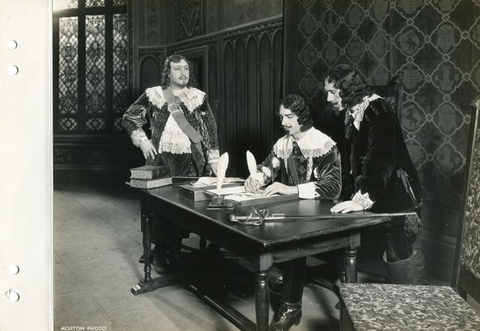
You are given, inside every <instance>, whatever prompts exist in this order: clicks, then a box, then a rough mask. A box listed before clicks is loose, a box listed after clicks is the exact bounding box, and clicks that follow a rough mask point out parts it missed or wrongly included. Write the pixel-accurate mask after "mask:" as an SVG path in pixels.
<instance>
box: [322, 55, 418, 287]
mask: <svg viewBox="0 0 480 331" xmlns="http://www.w3.org/2000/svg"><path fill="white" fill-rule="evenodd" d="M324 88H325V91H326V93H327V101H329V102H330V103H331V104H332V106H333V107H334V108H335V109H338V110H341V111H343V110H345V124H346V128H345V133H346V144H345V153H344V155H342V168H343V169H342V170H343V171H342V173H343V190H342V198H343V199H344V200H345V201H343V202H341V203H339V204H337V205H335V206H334V207H333V208H332V210H331V211H332V212H336V213H348V212H353V211H360V210H370V211H372V212H392V213H393V212H406V211H418V209H419V207H420V204H421V184H420V180H419V176H418V173H417V171H416V169H415V166H414V164H413V162H412V159H411V158H410V155H409V153H408V149H407V147H406V144H405V140H404V138H403V134H402V129H401V127H400V124H399V121H398V118H397V116H396V114H395V112H394V111H393V110H392V108H391V107H390V105H389V104H388V102H387V101H386V100H385V99H383V98H382V97H381V96H379V95H377V94H374V93H373V91H372V89H371V87H370V86H368V85H367V84H366V81H365V79H364V78H363V77H362V75H361V74H360V72H359V71H358V70H356V69H355V68H353V67H351V66H348V65H338V66H336V67H335V68H333V69H332V70H331V71H330V72H329V73H328V76H327V78H326V80H325V83H324ZM420 229H421V221H420V218H419V217H418V216H417V215H409V216H398V217H392V220H391V221H390V222H389V223H387V249H386V254H384V260H385V262H386V263H387V266H388V273H389V277H390V281H391V282H392V283H403V284H415V283H418V280H419V279H420V278H424V277H426V275H425V268H424V259H423V255H422V252H421V250H420V249H419V247H417V246H416V244H415V245H414V243H415V241H416V239H417V236H418V233H419V231H420Z"/></svg>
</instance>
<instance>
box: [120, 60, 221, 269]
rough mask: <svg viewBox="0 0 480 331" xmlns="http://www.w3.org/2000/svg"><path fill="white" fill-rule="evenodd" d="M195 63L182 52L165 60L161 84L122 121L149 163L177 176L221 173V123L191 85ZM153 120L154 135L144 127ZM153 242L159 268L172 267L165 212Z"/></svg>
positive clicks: (157, 267) (156, 267)
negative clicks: (218, 123) (169, 261)
mask: <svg viewBox="0 0 480 331" xmlns="http://www.w3.org/2000/svg"><path fill="white" fill-rule="evenodd" d="M191 84H192V76H191V72H190V64H189V63H188V61H187V59H186V58H185V57H183V56H181V55H172V56H169V57H168V58H167V60H166V61H165V65H164V69H163V73H162V82H161V86H155V87H151V88H148V89H146V90H145V93H143V94H142V95H141V96H140V98H138V100H137V101H135V103H133V104H132V105H131V106H130V107H129V108H128V109H127V111H126V112H125V114H124V115H123V120H122V124H123V126H124V127H125V129H126V130H127V132H128V134H129V135H130V137H131V139H132V142H133V144H135V146H137V147H138V148H140V150H141V151H142V153H143V156H144V157H145V159H146V164H147V165H166V166H167V167H168V168H169V170H170V174H171V175H172V176H186V177H197V176H204V175H210V174H213V175H216V172H217V163H218V159H219V154H220V152H219V147H218V138H217V125H216V123H215V117H214V116H213V113H212V110H211V109H210V106H209V104H208V100H207V95H206V94H205V92H203V91H201V90H199V89H197V88H194V87H192V86H191ZM147 122H149V124H150V130H151V137H148V136H147V133H146V132H145V131H144V130H143V126H144V125H145V124H147ZM153 226H154V230H153V231H152V242H153V243H154V244H155V249H154V250H153V257H154V265H155V270H156V271H157V272H162V271H163V269H164V268H163V267H164V266H166V264H167V262H168V259H167V253H166V252H167V248H168V247H172V246H174V245H171V244H170V243H169V241H171V239H172V238H171V237H172V230H171V229H170V228H171V224H169V223H168V222H163V221H162V219H161V217H160V216H159V215H156V221H154V222H153Z"/></svg>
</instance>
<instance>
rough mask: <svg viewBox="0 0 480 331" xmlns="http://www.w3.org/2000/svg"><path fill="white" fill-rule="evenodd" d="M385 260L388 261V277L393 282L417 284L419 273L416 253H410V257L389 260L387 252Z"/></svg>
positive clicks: (384, 256)
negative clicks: (415, 257) (395, 260)
mask: <svg viewBox="0 0 480 331" xmlns="http://www.w3.org/2000/svg"><path fill="white" fill-rule="evenodd" d="M383 260H384V261H385V263H387V268H388V277H389V278H390V283H392V284H411V285H414V284H417V282H418V279H417V274H416V265H415V259H414V255H413V254H412V255H410V257H409V258H408V259H405V260H401V261H397V262H388V261H387V252H384V253H383Z"/></svg>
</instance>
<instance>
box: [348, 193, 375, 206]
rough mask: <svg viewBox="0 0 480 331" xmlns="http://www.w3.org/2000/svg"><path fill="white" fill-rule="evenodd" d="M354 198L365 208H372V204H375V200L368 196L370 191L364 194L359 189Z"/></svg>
mask: <svg viewBox="0 0 480 331" xmlns="http://www.w3.org/2000/svg"><path fill="white" fill-rule="evenodd" d="M352 200H353V201H355V202H356V203H358V204H359V205H360V206H362V207H363V210H367V209H370V208H372V205H373V201H372V200H370V197H369V196H368V192H367V193H365V194H362V193H361V192H360V191H358V192H357V193H355V195H354V196H353V199H352Z"/></svg>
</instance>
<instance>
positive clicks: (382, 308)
mask: <svg viewBox="0 0 480 331" xmlns="http://www.w3.org/2000/svg"><path fill="white" fill-rule="evenodd" d="M479 113H480V97H479V98H477V100H476V101H475V105H474V109H473V116H472V124H471V131H470V136H469V146H468V155H467V172H466V176H465V178H466V186H465V195H464V196H465V206H464V209H463V215H462V217H461V219H462V221H461V222H460V225H459V227H460V229H459V232H458V239H457V247H456V258H455V265H454V270H455V271H454V275H453V281H452V287H449V286H429V285H394V284H353V283H350V284H341V285H340V297H341V302H342V307H341V316H340V319H341V321H340V322H341V329H342V330H382V331H383V330H395V331H402V330H405V331H407V330H408V331H411V330H452V331H453V330H454V331H457V330H480V316H479V315H478V314H477V313H476V312H475V311H474V310H473V309H472V308H471V306H470V305H469V304H468V303H467V302H466V298H467V295H469V296H471V297H472V298H473V299H475V300H476V301H477V302H480V264H479V263H478V261H479V259H480V249H479V248H480V126H479Z"/></svg>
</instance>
